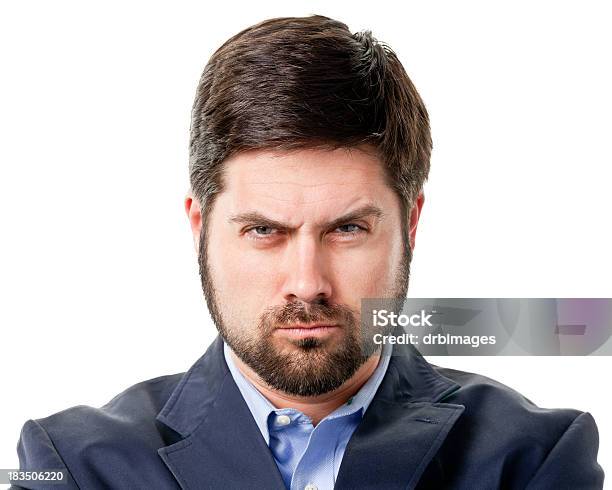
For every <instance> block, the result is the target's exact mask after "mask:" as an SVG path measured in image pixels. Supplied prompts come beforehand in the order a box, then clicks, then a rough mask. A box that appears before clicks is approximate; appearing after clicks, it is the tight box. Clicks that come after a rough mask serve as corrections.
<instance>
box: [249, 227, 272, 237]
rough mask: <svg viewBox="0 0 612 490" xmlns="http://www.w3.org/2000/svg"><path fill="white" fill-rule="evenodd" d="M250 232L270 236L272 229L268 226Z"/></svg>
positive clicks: (252, 229)
mask: <svg viewBox="0 0 612 490" xmlns="http://www.w3.org/2000/svg"><path fill="white" fill-rule="evenodd" d="M251 231H254V232H255V234H256V235H271V234H272V232H273V231H274V228H272V227H270V226H256V227H255V228H251Z"/></svg>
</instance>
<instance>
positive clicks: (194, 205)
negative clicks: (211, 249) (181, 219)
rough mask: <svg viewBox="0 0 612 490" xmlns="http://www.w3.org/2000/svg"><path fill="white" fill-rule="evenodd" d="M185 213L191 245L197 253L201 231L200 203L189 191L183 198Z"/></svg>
mask: <svg viewBox="0 0 612 490" xmlns="http://www.w3.org/2000/svg"><path fill="white" fill-rule="evenodd" d="M185 212H186V213H187V218H188V219H189V225H190V226H191V234H192V235H193V245H194V247H195V249H196V252H198V251H199V248H200V231H201V230H202V210H201V209H200V203H199V202H198V200H197V199H196V198H194V197H193V194H192V193H191V191H189V192H188V193H187V195H186V196H185Z"/></svg>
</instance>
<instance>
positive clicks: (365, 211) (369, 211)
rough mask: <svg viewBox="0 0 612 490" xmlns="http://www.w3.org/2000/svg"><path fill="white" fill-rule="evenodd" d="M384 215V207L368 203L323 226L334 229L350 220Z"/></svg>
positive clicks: (378, 217)
mask: <svg viewBox="0 0 612 490" xmlns="http://www.w3.org/2000/svg"><path fill="white" fill-rule="evenodd" d="M384 215H385V213H383V211H382V209H380V208H379V207H377V206H374V205H373V204H367V205H365V206H363V207H361V208H358V209H355V210H354V211H351V212H349V213H346V214H345V215H343V216H340V217H339V218H336V219H334V220H332V221H330V222H329V223H325V224H324V225H323V226H324V227H325V228H330V229H333V228H337V227H338V226H341V225H343V224H346V223H348V222H350V221H357V220H360V219H363V218H371V217H374V218H377V219H380V218H382V217H383V216H384Z"/></svg>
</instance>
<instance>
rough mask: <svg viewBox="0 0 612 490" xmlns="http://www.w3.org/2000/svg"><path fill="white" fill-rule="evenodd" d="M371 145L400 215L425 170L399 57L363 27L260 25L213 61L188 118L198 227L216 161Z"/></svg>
mask: <svg viewBox="0 0 612 490" xmlns="http://www.w3.org/2000/svg"><path fill="white" fill-rule="evenodd" d="M361 144H370V145H372V146H374V147H375V148H376V150H377V153H378V155H379V157H380V158H381V160H382V162H384V164H385V165H386V168H387V175H388V179H389V184H390V185H391V186H392V188H393V189H394V190H395V191H396V192H397V193H398V195H399V197H400V200H401V202H402V208H403V209H402V214H403V215H404V216H406V215H407V210H408V209H410V207H411V206H412V204H413V202H414V200H415V199H416V197H417V195H418V193H419V191H420V190H421V188H422V186H423V183H424V181H425V180H426V179H427V175H428V173H429V159H430V154H431V148H432V143H431V134H430V129H429V120H428V116H427V111H426V109H425V106H424V104H423V101H422V100H421V98H420V96H419V94H418V92H417V91H416V89H415V87H414V85H413V84H412V82H411V81H410V79H409V78H408V75H407V74H406V72H405V70H404V68H403V67H402V65H401V63H400V61H399V60H398V58H397V56H396V54H395V53H394V52H393V51H392V50H391V49H390V48H389V47H388V46H387V45H385V44H384V43H381V42H378V41H377V40H376V39H375V38H374V37H372V33H371V32H369V31H365V32H357V33H355V34H351V32H350V31H349V29H348V27H347V26H346V25H345V24H343V23H341V22H339V21H336V20H333V19H330V18H327V17H323V16H320V15H314V16H310V17H289V18H276V19H270V20H266V21H264V22H261V23H259V24H256V25H254V26H252V27H249V28H247V29H245V30H243V31H242V32H240V33H238V34H236V35H235V36H233V37H231V38H230V39H228V40H227V41H226V42H225V43H224V44H223V45H222V46H221V47H220V48H219V49H218V50H217V51H216V52H215V53H214V54H213V56H212V57H211V58H210V60H209V62H208V63H207V65H206V67H205V68H204V72H203V73H202V77H201V79H200V82H199V84H198V88H197V92H196V97H195V102H194V105H193V110H192V114H191V139H190V161H189V172H190V182H191V189H192V191H193V193H194V196H195V197H196V198H197V199H198V201H199V203H200V205H201V207H202V215H203V223H202V226H203V230H202V231H204V230H205V229H206V223H207V217H208V213H209V211H210V209H211V207H212V204H213V202H214V198H215V196H216V195H217V194H218V193H219V192H221V191H222V190H223V182H222V163H223V161H224V160H225V159H226V158H228V157H230V156H232V155H233V154H235V153H237V152H240V151H244V150H250V149H257V148H267V149H279V150H289V149H297V148H314V147H319V148H320V147H323V148H330V149H332V148H351V147H355V146H357V145H361Z"/></svg>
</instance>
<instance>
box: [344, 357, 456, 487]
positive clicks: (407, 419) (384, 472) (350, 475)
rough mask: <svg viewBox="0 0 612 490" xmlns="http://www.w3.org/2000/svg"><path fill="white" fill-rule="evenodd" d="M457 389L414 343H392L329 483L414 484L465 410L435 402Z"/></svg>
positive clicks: (454, 405) (399, 485)
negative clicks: (382, 371) (384, 370)
mask: <svg viewBox="0 0 612 490" xmlns="http://www.w3.org/2000/svg"><path fill="white" fill-rule="evenodd" d="M457 389H459V385H457V384H456V383H454V382H453V381H451V380H449V379H447V378H445V377H443V376H442V375H440V374H438V373H437V372H436V371H434V369H433V368H432V367H431V365H430V364H429V363H428V362H427V361H426V360H425V359H424V358H423V357H422V356H421V354H420V353H419V352H418V351H417V350H416V349H415V348H414V347H412V346H400V345H395V346H394V349H393V357H392V358H391V360H390V362H389V367H388V369H387V374H386V375H385V378H384V379H383V381H382V383H381V386H380V387H379V390H378V392H377V393H376V396H375V397H374V399H373V400H372V403H371V404H370V406H369V407H368V409H367V411H366V413H365V414H364V418H363V420H362V422H361V424H360V425H359V427H358V428H357V430H356V431H355V433H354V434H353V436H352V437H351V439H350V441H349V443H348V445H347V448H346V451H345V453H344V457H343V459H342V464H341V465H340V471H339V473H338V479H337V481H336V485H335V487H334V488H336V489H340V490H344V489H355V488H385V489H389V490H391V489H396V488H397V489H399V488H401V489H413V488H415V487H416V485H417V484H418V482H419V480H420V478H421V476H422V475H423V472H424V471H425V469H426V468H427V466H428V464H429V463H430V462H431V460H432V458H433V457H434V456H435V454H436V453H437V452H438V450H439V449H440V447H441V446H442V444H443V442H444V440H445V439H446V437H447V435H448V434H449V432H450V430H451V429H452V427H453V425H454V424H455V422H456V421H457V420H458V419H459V417H460V416H461V414H462V413H463V411H464V410H465V407H464V406H463V405H456V404H451V403H441V402H440V400H442V399H443V398H444V397H446V396H448V395H449V394H450V393H452V392H454V391H456V390H457Z"/></svg>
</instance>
